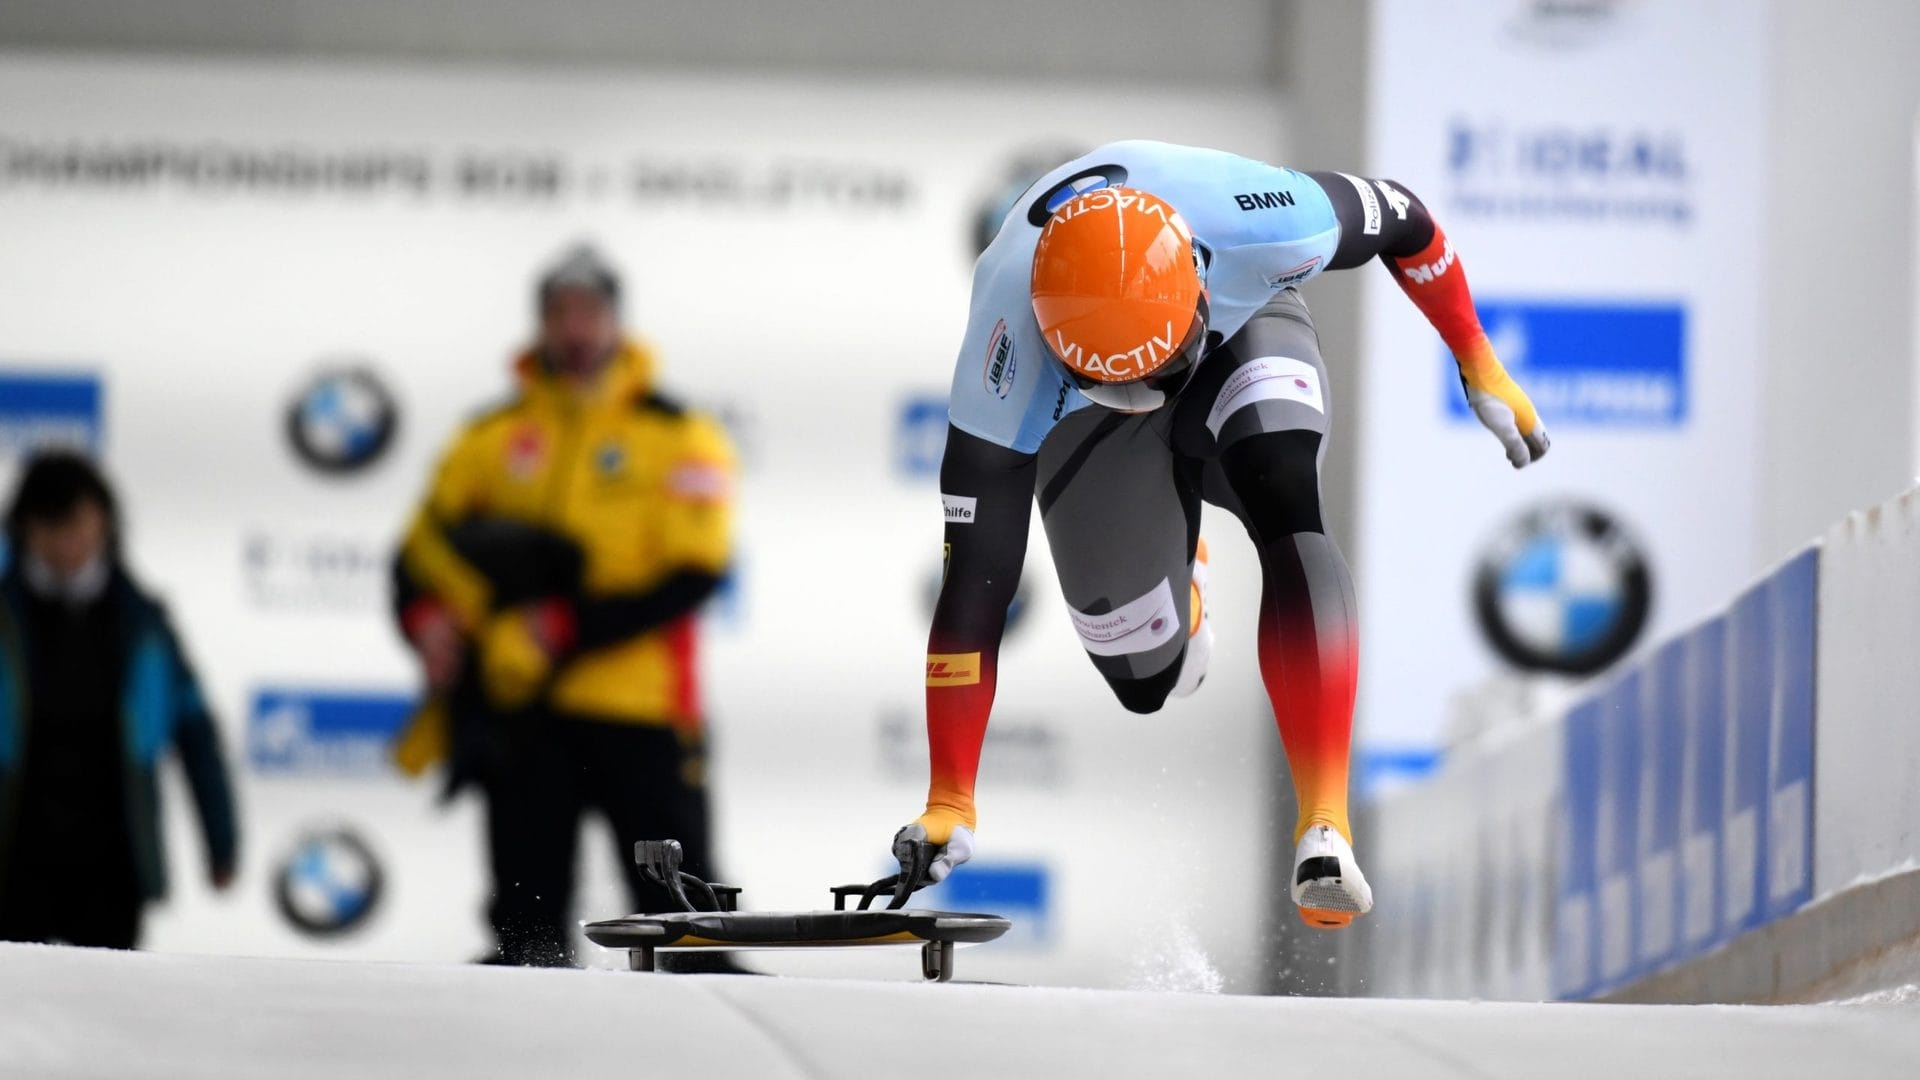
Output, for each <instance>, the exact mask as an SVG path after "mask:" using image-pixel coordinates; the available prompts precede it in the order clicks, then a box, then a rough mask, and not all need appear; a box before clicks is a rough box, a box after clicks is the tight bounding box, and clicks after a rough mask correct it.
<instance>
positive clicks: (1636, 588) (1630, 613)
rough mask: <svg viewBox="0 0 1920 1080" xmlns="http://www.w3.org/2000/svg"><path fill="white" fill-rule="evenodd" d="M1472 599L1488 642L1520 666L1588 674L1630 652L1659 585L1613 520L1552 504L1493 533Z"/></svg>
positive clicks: (1588, 509)
mask: <svg viewBox="0 0 1920 1080" xmlns="http://www.w3.org/2000/svg"><path fill="white" fill-rule="evenodd" d="M1473 600H1474V611H1475V614H1476V615H1477V616H1478V619H1479V623H1480V628H1481V630H1482V632H1484V633H1485V634H1486V636H1487V640H1488V642H1489V643H1490V644H1491V645H1492V646H1493V648H1494V651H1496V652H1498V653H1499V654H1500V655H1501V656H1502V657H1503V658H1505V659H1506V660H1507V661H1508V662H1509V663H1511V664H1513V665H1514V666H1515V667H1519V668H1522V669H1526V670H1529V671H1555V672H1562V673H1565V674H1569V675H1590V674H1593V673H1594V672H1597V671H1600V670H1602V669H1603V668H1606V667H1607V666H1608V665H1610V664H1612V663H1613V662H1614V661H1616V660H1619V659H1620V658H1621V657H1623V656H1625V655H1626V654H1627V653H1628V651H1630V650H1631V649H1632V648H1633V645H1634V642H1635V641H1637V640H1638V639H1639V637H1640V632H1641V631H1642V630H1644V629H1645V628H1646V624H1647V615H1648V613H1649V611H1650V609H1651V608H1652V606H1653V605H1652V601H1653V581H1652V574H1651V572H1650V570H1649V568H1648V564H1647V559H1646V556H1645V554H1644V549H1643V548H1642V547H1641V545H1640V542H1639V541H1638V540H1637V539H1635V538H1634V536H1633V535H1632V533H1631V532H1629V531H1628V530H1627V529H1626V528H1625V527H1624V526H1622V525H1621V524H1620V523H1619V522H1618V521H1616V520H1615V519H1614V518H1613V517H1612V516H1611V515H1609V514H1607V513H1606V512H1604V511H1602V510H1600V509H1598V508H1596V507H1593V506H1590V505H1587V504H1585V503H1579V502H1556V503H1550V504H1546V505H1542V506H1538V507H1535V508H1534V509H1531V510H1528V511H1526V512H1525V513H1522V514H1521V515H1520V516H1518V517H1517V518H1515V519H1514V520H1512V521H1510V522H1508V523H1507V525H1506V526H1505V527H1504V528H1502V529H1501V530H1500V531H1499V532H1498V533H1497V534H1496V535H1495V536H1494V539H1493V541H1492V542H1491V543H1490V544H1488V545H1487V548H1486V550H1485V551H1484V552H1483V553H1482V554H1481V556H1480V561H1479V567H1478V569H1477V570H1476V572H1475V575H1474V586H1473Z"/></svg>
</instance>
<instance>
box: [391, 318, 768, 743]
mask: <svg viewBox="0 0 1920 1080" xmlns="http://www.w3.org/2000/svg"><path fill="white" fill-rule="evenodd" d="M517 371H518V375H519V379H520V387H519V391H520V392H519V394H518V395H517V396H516V397H515V398H514V399H513V400H512V401H511V402H509V403H508V404H506V405H505V406H503V407H501V408H499V409H496V410H494V411H492V412H490V413H487V414H485V415H484V416H481V417H480V418H479V419H477V420H475V421H474V422H473V423H471V424H470V425H469V426H468V427H467V428H466V430H464V431H463V432H461V433H460V434H459V435H458V436H457V437H455V439H454V440H453V443H452V445H451V447H450V448H449V449H448V450H447V453H446V456H445V457H444V459H443V460H442V461H441V463H440V467H439V472H438V474H437V476H436V477H435V478H434V481H433V486H432V489H431V490H430V491H429V492H428V495H427V498H426V501H425V503H424V504H423V505H422V506H421V507H420V509H419V511H418V512H417V513H416V514H415V515H414V518H413V521H412V523H411V525H410V526H409V528H408V531H407V535H406V539H405V542H404V543H403V545H402V548H401V552H400V556H399V559H398V561H397V562H398V565H397V568H396V570H397V572H396V578H397V581H398V589H397V600H398V603H399V607H400V610H401V614H402V620H403V623H404V622H405V621H406V620H407V618H408V613H409V612H410V611H413V610H416V609H417V607H418V605H419V604H421V603H422V602H426V603H431V604H437V605H440V606H441V607H443V608H444V609H445V610H446V611H448V612H449V613H450V614H451V615H452V616H453V618H454V620H455V622H456V623H457V624H458V625H459V626H460V627H461V628H462V629H463V630H464V631H465V632H466V634H467V635H468V637H469V639H470V640H475V641H482V642H483V643H484V641H483V639H484V636H485V633H486V628H487V626H488V625H489V624H490V623H492V622H493V621H494V620H497V619H499V618H501V617H502V616H503V615H504V614H506V613H509V612H511V611H512V610H514V609H515V608H516V607H518V606H519V605H524V604H528V603H530V602H541V603H559V604H561V605H563V607H564V611H565V616H566V619H567V621H568V623H569V626H568V635H567V636H568V637H570V638H571V639H572V644H571V647H570V648H569V650H568V653H567V655H566V656H564V657H563V658H561V661H560V663H559V664H557V666H556V667H555V669H554V670H553V672H552V674H551V677H550V679H548V680H547V681H546V683H545V685H544V686H543V687H542V688H541V691H540V698H539V704H541V705H543V706H544V707H545V708H546V709H548V710H549V711H551V712H554V713H559V714H564V715H568V716H577V717H582V718H586V719H591V720H601V721H607V722H613V723H632V724H652V725H664V726H671V727H674V728H677V729H679V730H681V731H683V732H686V733H689V734H692V733H697V729H698V727H699V724H700V701H699V693H698V686H697V682H696V678H695V629H694V612H695V609H697V608H698V606H699V605H700V603H701V602H702V601H703V600H705V599H706V597H707V596H708V595H710V594H711V593H712V591H713V589H714V588H715V587H716V585H717V584H718V582H719V581H720V578H721V576H722V575H723V574H724V572H725V570H726V568H727V563H728V559H729V543H730V540H729V532H730V518H731V511H730V505H729V504H730V500H731V496H732V489H733V474H734V458H733V451H732V448H731V446H730V445H729V443H728V440H727V438H726V435H725V434H724V432H723V431H722V430H721V428H720V426H719V425H718V424H717V423H716V422H714V421H713V420H712V419H710V418H708V417H706V416H703V415H701V414H698V413H694V412H689V411H686V410H683V409H681V408H679V407H678V406H675V405H673V404H672V403H670V402H668V401H666V400H665V399H662V398H661V397H659V396H658V395H656V394H654V393H653V392H652V389H651V374H652V358H651V356H650V355H649V353H648V352H647V350H646V349H644V348H643V347H641V346H639V345H637V344H634V343H631V342H629V343H626V344H624V345H623V346H622V347H621V349H620V351H619V354H618V355H617V356H616V358H615V359H614V361H613V363H612V364H611V365H609V367H608V369H607V371H606V372H605V374H604V375H603V376H602V379H601V382H600V383H599V385H598V386H597V387H595V388H594V389H593V391H592V392H590V393H586V394H582V393H580V392H579V391H576V390H572V389H569V388H567V387H565V386H562V385H560V384H559V383H557V382H556V381H555V380H554V379H552V378H551V377H550V376H549V375H547V374H546V372H545V371H544V369H543V368H542V367H541V366H540V364H539V363H538V362H537V361H536V360H535V359H534V358H533V357H532V356H523V357H521V358H520V360H519V362H518V367H517ZM475 535H484V536H491V537H493V538H495V540H494V542H493V544H492V550H491V551H489V550H488V547H489V545H488V544H487V543H486V542H479V543H475V542H472V541H471V540H470V538H471V537H473V536H475ZM501 537H506V538H507V539H506V540H504V541H501V540H499V538H501ZM556 552H559V553H562V554H560V555H556V554H554V553H556ZM421 737H422V733H418V732H416V733H415V735H414V736H413V738H414V739H415V741H418V740H419V739H420V738H421ZM427 741H428V742H436V743H437V742H438V741H439V740H438V739H434V738H428V740H427ZM401 754H402V759H403V763H405V761H406V758H407V757H408V755H409V751H408V750H407V749H406V747H405V745H404V744H403V746H402V749H401ZM412 754H413V756H414V758H415V761H414V762H413V763H412V764H413V765H415V766H424V764H426V761H425V760H421V755H423V754H424V755H425V756H426V757H432V756H437V748H429V747H425V746H416V747H415V749H414V750H413V751H412Z"/></svg>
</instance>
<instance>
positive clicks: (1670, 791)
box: [1635, 638, 1687, 971]
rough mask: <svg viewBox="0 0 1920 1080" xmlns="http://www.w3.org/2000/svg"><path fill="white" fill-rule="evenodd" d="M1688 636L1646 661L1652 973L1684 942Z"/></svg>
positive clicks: (1646, 874) (1643, 901)
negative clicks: (1682, 854) (1682, 850)
mask: <svg viewBox="0 0 1920 1080" xmlns="http://www.w3.org/2000/svg"><path fill="white" fill-rule="evenodd" d="M1686 675H1687V640H1686V639H1685V638H1677V639H1675V640H1673V641H1669V642H1667V643H1666V644H1665V645H1663V646H1661V648H1660V651H1659V652H1657V653H1655V654H1654V655H1653V657H1652V658H1651V659H1649V660H1648V661H1647V664H1646V697H1645V699H1644V707H1643V710H1642V713H1641V718H1640V732H1641V739H1640V762H1641V766H1640V778H1641V779H1640V783H1641V789H1640V937H1639V943H1638V948H1637V949H1636V950H1635V951H1636V952H1637V954H1638V956H1639V960H1640V967H1641V970H1643V971H1654V970H1657V969H1658V968H1660V967H1663V966H1665V965H1666V964H1667V962H1668V961H1670V960H1672V959H1673V957H1674V951H1675V949H1676V947H1677V946H1678V945H1679V942H1680V918H1681V908H1680V836H1681V829H1682V823H1683V821H1684V819H1685V817H1686V803H1685V802H1684V801H1683V799H1684V794H1685V784H1684V781H1685V778H1686V765H1687V721H1686Z"/></svg>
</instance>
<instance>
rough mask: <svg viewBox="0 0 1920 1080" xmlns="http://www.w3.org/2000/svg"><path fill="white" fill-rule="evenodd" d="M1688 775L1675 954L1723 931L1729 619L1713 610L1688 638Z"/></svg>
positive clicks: (1712, 940)
mask: <svg viewBox="0 0 1920 1080" xmlns="http://www.w3.org/2000/svg"><path fill="white" fill-rule="evenodd" d="M1686 654H1687V655H1686V664H1687V674H1686V679H1687V687H1686V691H1685V695H1686V701H1685V707H1684V710H1683V712H1682V713H1681V717H1682V720H1681V722H1682V724H1683V725H1684V726H1685V728H1686V739H1687V775H1686V790H1685V795H1684V796H1683V800H1684V801H1683V806H1684V810H1683V811H1682V813H1683V819H1682V820H1683V824H1682V826H1681V836H1680V897H1681V912H1682V917H1681V921H1680V950H1679V951H1680V953H1681V954H1682V955H1691V954H1693V953H1696V952H1702V951H1704V950H1706V949H1710V948H1712V947H1713V946H1715V945H1717V944H1719V943H1720V942H1721V941H1722V940H1724V939H1725V937H1726V932H1725V929H1724V926H1723V923H1722V921H1721V918H1720V910H1721V906H1722V905H1721V903H1720V895H1721V893H1723V892H1724V891H1725V885H1724V880H1725V874H1724V873H1723V864H1722V859H1721V855H1720V848H1721V841H1722V836H1721V827H1722V826H1723V825H1725V824H1726V819H1727V801H1726V795H1727V620H1726V616H1724V615H1722V616H1718V617H1716V618H1714V619H1712V620H1711V621H1709V622H1707V623H1705V624H1703V625H1701V626H1700V627H1699V628H1697V629H1696V630H1694V631H1693V633H1691V634H1689V635H1688V636H1687V638H1686Z"/></svg>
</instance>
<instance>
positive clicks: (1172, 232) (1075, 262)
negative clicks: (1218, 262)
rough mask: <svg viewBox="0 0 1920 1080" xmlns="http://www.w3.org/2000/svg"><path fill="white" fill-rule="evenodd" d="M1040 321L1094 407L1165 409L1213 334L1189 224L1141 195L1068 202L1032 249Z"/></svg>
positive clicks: (1104, 192) (1121, 193)
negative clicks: (1208, 332) (1209, 329)
mask: <svg viewBox="0 0 1920 1080" xmlns="http://www.w3.org/2000/svg"><path fill="white" fill-rule="evenodd" d="M1033 314H1034V317H1035V318H1036V319H1038V320H1039V323H1040V336H1041V337H1042V338H1044V339H1045V340H1046V343H1047V348H1048V349H1050V350H1052V352H1053V355H1054V356H1055V357H1056V358H1058V359H1059V361H1060V363H1061V364H1062V365H1063V366H1065V368H1066V369H1067V374H1068V375H1069V376H1070V377H1071V378H1072V379H1073V381H1074V384H1075V385H1077V386H1078V387H1079V388H1080V390H1081V392H1082V393H1084V394H1086V395H1087V396H1088V397H1089V398H1091V399H1092V400H1093V401H1094V403H1095V404H1098V405H1105V406H1107V407H1108V408H1113V409H1119V410H1122V411H1125V412H1146V411H1149V410H1152V409H1157V408H1159V407H1160V406H1161V405H1164V404H1166V401H1167V399H1168V398H1170V397H1172V396H1173V395H1174V394H1176V393H1178V392H1179V390H1180V387H1181V386H1183V385H1185V383H1186V380H1187V378H1188V377H1189V376H1190V375H1192V373H1193V365H1194V362H1195V361H1196V360H1197V359H1198V355H1197V354H1198V352H1199V349H1198V348H1197V346H1198V345H1199V344H1200V342H1201V340H1202V338H1204V336H1205V334H1206V329H1207V285H1206V269H1205V265H1204V263H1203V261H1202V258H1201V254H1200V249H1199V247H1198V246H1197V245H1196V244H1195V243H1194V239H1193V232H1192V230H1190V229H1188V228H1187V222H1186V219H1184V218H1182V217H1181V216H1180V214H1179V212H1178V211H1176V210H1175V209H1174V208H1173V207H1171V206H1169V205H1168V204H1167V203H1166V202H1164V201H1162V200H1161V199H1160V198H1159V197H1158V196H1156V195H1152V194H1149V193H1148V192H1145V191H1140V190H1137V189H1135V188H1126V187H1109V188H1099V189H1096V190H1094V191H1089V192H1087V193H1085V194H1083V195H1079V196H1076V197H1075V198H1073V199H1071V200H1069V201H1068V202H1066V203H1065V204H1063V205H1062V206H1061V207H1060V208H1059V209H1058V210H1055V211H1054V213H1053V216H1052V217H1051V218H1049V219H1048V220H1047V224H1046V227H1045V228H1043V229H1041V231H1040V242H1039V244H1038V246H1037V247H1035V248H1034V252H1033Z"/></svg>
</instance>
